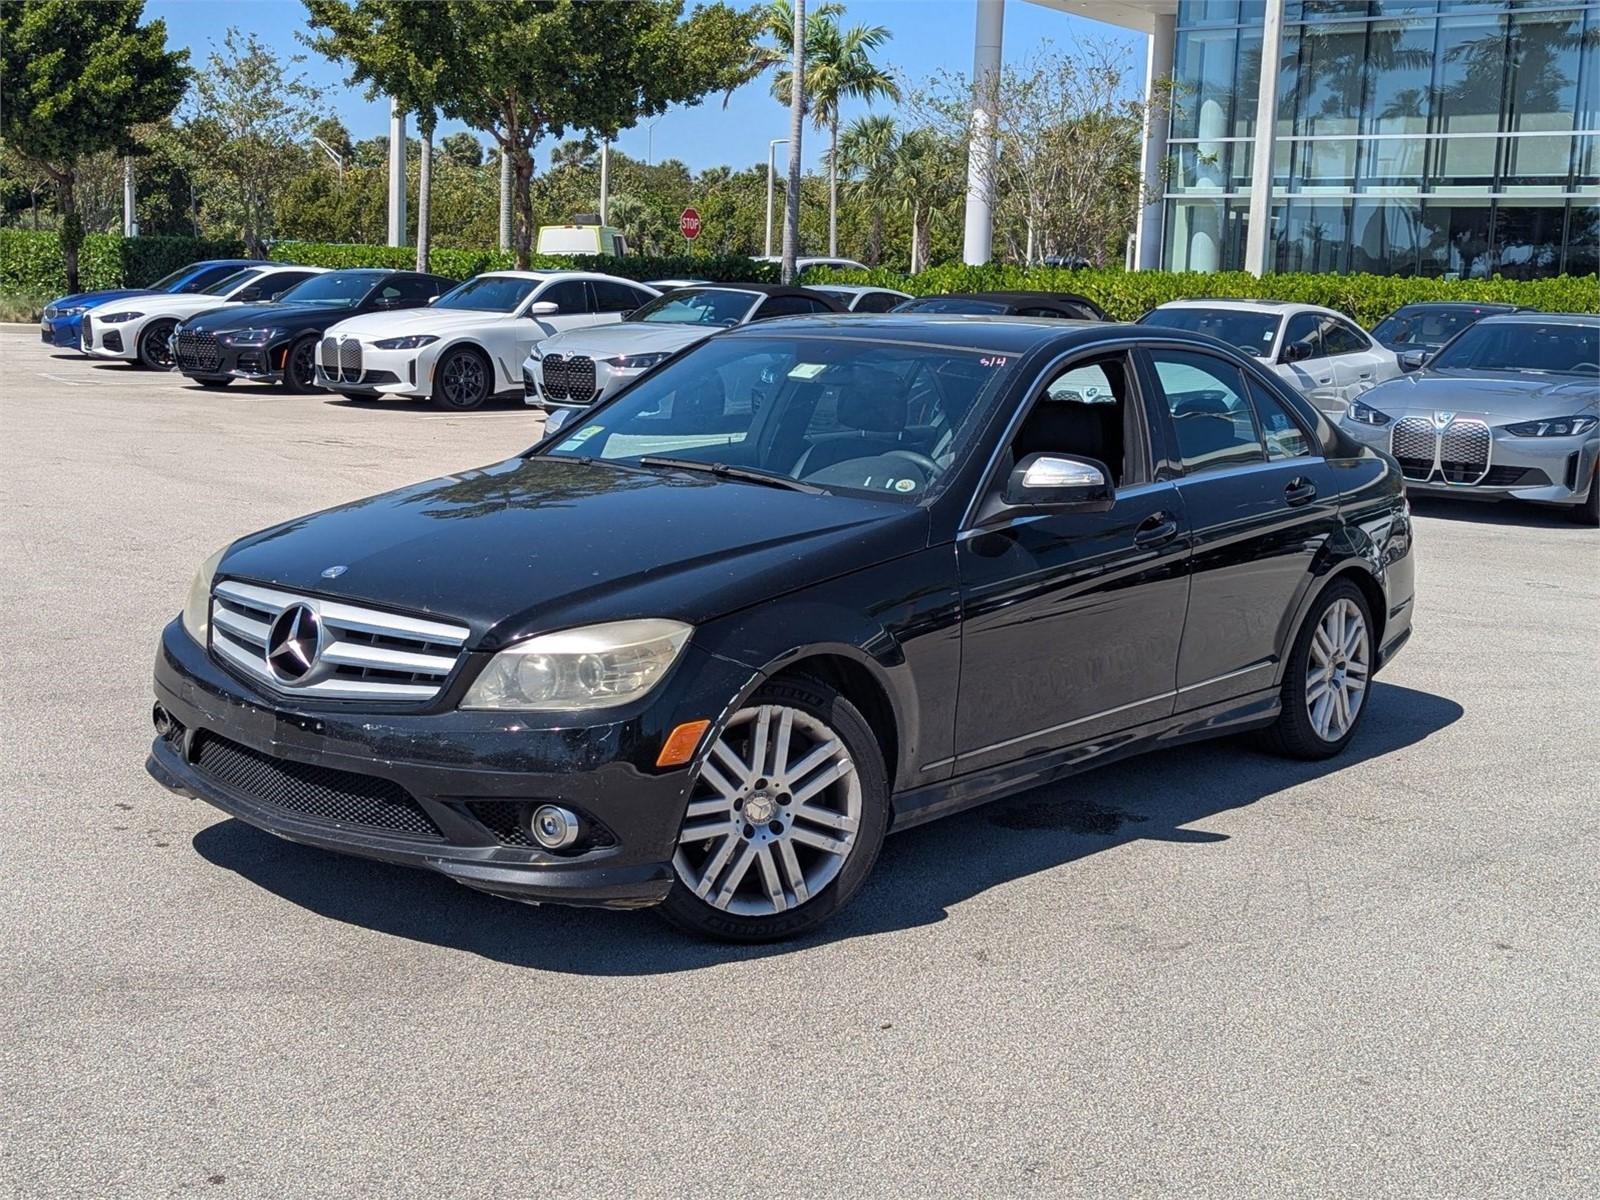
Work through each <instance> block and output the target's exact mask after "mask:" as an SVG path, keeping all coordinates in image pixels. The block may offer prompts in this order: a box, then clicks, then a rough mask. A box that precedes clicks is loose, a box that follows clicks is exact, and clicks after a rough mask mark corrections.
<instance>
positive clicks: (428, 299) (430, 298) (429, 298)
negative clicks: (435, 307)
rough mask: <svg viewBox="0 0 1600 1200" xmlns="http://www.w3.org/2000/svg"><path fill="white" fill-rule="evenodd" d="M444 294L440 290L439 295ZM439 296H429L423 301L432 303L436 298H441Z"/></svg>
mask: <svg viewBox="0 0 1600 1200" xmlns="http://www.w3.org/2000/svg"><path fill="white" fill-rule="evenodd" d="M442 295H444V293H443V292H440V293H439V296H442ZM439 296H429V297H428V298H427V299H426V300H424V301H423V303H424V304H432V303H433V302H434V301H435V300H437V299H438V298H439Z"/></svg>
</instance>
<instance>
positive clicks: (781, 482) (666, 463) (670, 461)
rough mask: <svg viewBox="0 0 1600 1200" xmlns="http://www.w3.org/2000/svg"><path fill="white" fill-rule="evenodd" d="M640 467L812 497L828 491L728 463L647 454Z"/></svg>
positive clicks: (783, 476)
mask: <svg viewBox="0 0 1600 1200" xmlns="http://www.w3.org/2000/svg"><path fill="white" fill-rule="evenodd" d="M639 465H640V466H645V467H671V468H673V469H674V470H678V471H702V472H704V473H705V474H707V475H715V476H717V477H718V478H719V479H742V480H744V481H745V482H747V483H764V484H766V485H767V486H768V487H781V488H786V489H788V490H789V491H791V492H805V493H806V494H807V495H810V496H823V495H826V494H827V491H826V489H824V488H819V487H817V486H816V485H815V484H811V483H802V482H800V480H798V479H790V478H789V477H788V476H787V475H773V474H771V473H770V472H767V471H753V470H751V469H750V468H749V467H730V466H729V465H728V464H727V463H708V462H696V461H695V460H694V459H692V458H661V457H658V456H657V455H654V454H647V455H645V456H644V457H643V458H641V459H640V460H639Z"/></svg>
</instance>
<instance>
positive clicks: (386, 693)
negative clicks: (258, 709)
mask: <svg viewBox="0 0 1600 1200" xmlns="http://www.w3.org/2000/svg"><path fill="white" fill-rule="evenodd" d="M296 605H303V606H305V607H306V608H308V609H310V610H311V613H312V614H313V615H314V617H315V625H316V626H317V627H319V628H320V632H319V633H317V634H316V635H315V636H316V642H317V645H316V647H315V649H314V652H313V653H312V654H311V656H310V657H311V660H312V661H311V666H310V669H309V670H307V671H306V672H305V673H304V674H303V675H302V676H301V677H300V678H299V679H294V680H288V679H285V678H283V677H281V676H280V675H279V674H278V673H277V672H275V671H274V670H273V669H272V667H271V666H269V665H268V661H267V643H268V641H269V640H270V638H271V634H272V628H273V624H274V622H276V621H277V619H278V617H279V616H281V615H282V614H283V612H284V611H285V610H286V609H288V608H290V607H292V606H296ZM467 633H468V630H467V628H466V627H465V626H462V625H449V624H446V623H444V622H442V621H431V620H425V619H423V618H421V617H406V616H400V615H399V614H396V613H387V612H381V611H379V610H377V609H372V608H360V607H357V606H355V605H352V604H344V603H341V602H339V601H335V600H325V599H322V598H320V597H316V596H301V595H296V594H294V593H292V592H282V591H278V590H277V589H276V588H265V587H259V586H257V585H256V584H251V583H239V582H236V581H234V580H225V581H224V582H222V583H219V584H217V586H216V589H215V591H214V592H213V594H212V597H211V649H212V651H213V652H214V653H215V654H216V655H217V656H218V657H219V658H220V659H222V660H223V661H224V662H226V663H229V664H230V665H232V666H234V667H237V668H238V669H239V670H241V671H243V672H244V673H245V674H246V675H248V676H250V677H251V678H252V679H255V680H259V681H260V682H262V683H264V684H266V685H267V686H268V687H270V688H273V689H274V690H276V691H279V692H282V693H284V694H286V695H293V696H309V697H314V698H317V699H325V700H384V701H391V700H397V701H409V702H421V701H424V700H431V699H432V698H433V697H435V696H437V695H438V694H439V691H440V689H441V688H443V687H444V684H445V680H446V679H447V678H449V675H450V672H451V671H453V670H454V669H455V665H456V661H457V659H459V658H460V656H461V648H462V646H464V645H465V644H466V640H467Z"/></svg>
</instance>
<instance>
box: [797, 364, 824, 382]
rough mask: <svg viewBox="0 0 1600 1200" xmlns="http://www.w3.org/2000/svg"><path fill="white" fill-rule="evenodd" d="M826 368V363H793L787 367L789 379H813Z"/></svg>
mask: <svg viewBox="0 0 1600 1200" xmlns="http://www.w3.org/2000/svg"><path fill="white" fill-rule="evenodd" d="M827 369H828V364H827V363H795V365H794V366H792V367H790V368H789V378H790V379H815V378H816V377H817V376H818V375H821V374H822V373H823V372H824V371H826V370H827Z"/></svg>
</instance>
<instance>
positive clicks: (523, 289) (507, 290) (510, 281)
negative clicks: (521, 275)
mask: <svg viewBox="0 0 1600 1200" xmlns="http://www.w3.org/2000/svg"><path fill="white" fill-rule="evenodd" d="M540 282H541V281H540V280H537V279H515V278H512V277H510V276H507V275H479V276H478V277H477V278H475V279H469V280H467V281H466V282H465V283H463V284H462V285H461V286H460V287H458V288H455V289H454V290H452V291H448V292H446V293H445V294H444V295H442V296H440V297H439V298H438V299H437V300H435V301H434V302H433V307H434V308H470V309H476V310H478V311H479V312H498V313H509V312H516V311H517V309H519V308H520V307H522V302H523V301H524V300H526V299H527V298H528V297H529V296H531V295H532V294H533V289H534V288H536V287H538V286H539V284H540Z"/></svg>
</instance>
